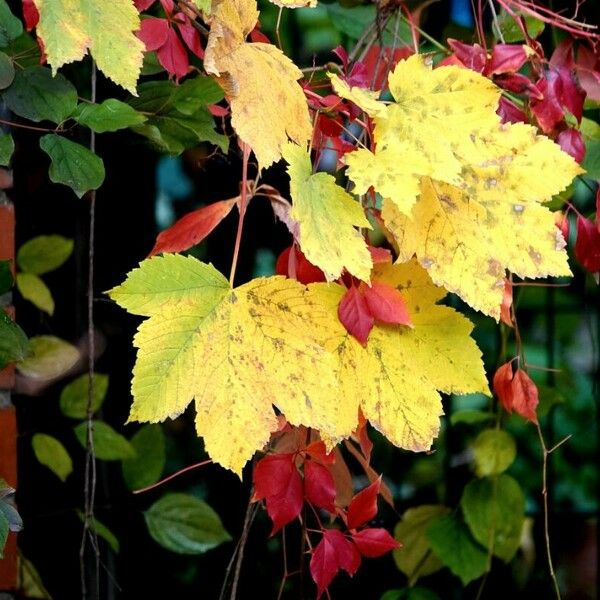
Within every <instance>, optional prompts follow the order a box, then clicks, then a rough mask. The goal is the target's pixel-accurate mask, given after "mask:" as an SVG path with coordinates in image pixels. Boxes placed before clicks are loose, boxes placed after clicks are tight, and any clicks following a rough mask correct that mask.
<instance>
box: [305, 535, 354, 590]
mask: <svg viewBox="0 0 600 600" xmlns="http://www.w3.org/2000/svg"><path fill="white" fill-rule="evenodd" d="M359 566H360V554H359V553H358V550H357V549H356V547H355V546H354V544H353V543H352V542H350V541H349V540H348V539H346V538H345V537H344V535H343V534H342V533H341V532H340V531H338V530H337V529H326V530H325V531H324V532H323V538H322V539H321V541H320V542H319V543H318V544H317V546H316V548H315V549H314V552H313V555H312V558H311V559H310V574H311V576H312V578H313V581H314V582H315V583H316V584H317V600H318V598H320V597H321V595H322V594H323V592H324V591H325V590H326V589H327V588H328V587H329V584H330V583H331V582H332V581H333V579H334V578H335V576H336V575H337V574H338V571H339V570H340V569H344V570H345V571H346V572H347V573H348V574H349V575H354V573H356V571H357V570H358V567H359Z"/></svg>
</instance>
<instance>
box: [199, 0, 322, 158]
mask: <svg viewBox="0 0 600 600" xmlns="http://www.w3.org/2000/svg"><path fill="white" fill-rule="evenodd" d="M258 14H259V13H258V10H257V9H256V1H255V0H216V1H215V2H214V3H213V9H212V21H211V27H210V34H209V37H208V43H207V46H206V53H205V57H204V68H205V69H206V71H207V72H208V73H211V74H213V75H216V76H218V77H219V82H220V84H221V85H222V86H223V89H225V91H226V93H227V95H228V97H229V102H230V105H231V115H232V116H231V123H232V126H233V128H234V129H235V131H236V133H237V134H238V135H239V136H240V138H241V139H242V140H243V141H244V142H246V143H247V144H248V145H249V146H250V147H251V148H252V150H253V151H254V154H255V155H256V158H257V160H258V162H259V165H260V166H261V168H262V167H268V166H269V165H271V164H272V163H273V162H275V161H277V160H279V159H280V158H281V150H282V148H283V146H284V145H285V144H286V143H287V141H288V139H291V140H293V141H294V142H296V143H298V144H303V143H305V142H306V141H307V140H308V139H309V138H310V135H311V131H312V126H311V122H310V118H309V114H308V107H307V104H306V100H305V98H304V94H303V92H302V88H301V87H300V86H299V85H298V83H297V80H298V79H300V78H301V77H302V71H300V69H298V67H296V65H295V64H294V63H293V62H292V61H291V60H290V59H289V58H287V57H286V56H285V55H284V54H283V52H281V50H279V49H278V48H276V47H275V46H273V45H272V44H263V43H259V42H257V43H248V42H246V36H247V35H248V34H249V33H250V31H252V29H253V28H254V25H255V24H256V21H257V19H258Z"/></svg>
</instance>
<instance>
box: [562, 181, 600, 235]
mask: <svg viewBox="0 0 600 600" xmlns="http://www.w3.org/2000/svg"><path fill="white" fill-rule="evenodd" d="M567 224H568V221H567ZM596 229H597V230H598V231H600V185H599V186H598V189H597V190H596ZM567 232H568V229H567ZM566 239H567V238H566V237H565V240H566Z"/></svg>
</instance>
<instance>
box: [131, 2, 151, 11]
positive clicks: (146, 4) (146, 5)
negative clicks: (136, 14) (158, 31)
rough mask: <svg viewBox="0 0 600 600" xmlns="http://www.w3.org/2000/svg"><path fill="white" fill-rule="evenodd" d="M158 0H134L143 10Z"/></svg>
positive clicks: (138, 7)
mask: <svg viewBox="0 0 600 600" xmlns="http://www.w3.org/2000/svg"><path fill="white" fill-rule="evenodd" d="M155 2H156V0H133V3H134V4H135V7H136V8H137V9H138V10H139V11H140V12H142V11H143V10H148V9H149V8H150V7H151V6H152V5H153V4H154V3H155Z"/></svg>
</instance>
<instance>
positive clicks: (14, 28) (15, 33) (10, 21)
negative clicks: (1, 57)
mask: <svg viewBox="0 0 600 600" xmlns="http://www.w3.org/2000/svg"><path fill="white" fill-rule="evenodd" d="M22 33H23V25H22V24H21V21H20V20H19V19H17V17H15V15H13V14H12V12H10V8H8V4H7V3H6V0H0V48H6V46H8V44H10V42H12V41H13V40H16V39H17V38H18V37H19V36H20V35H21V34H22Z"/></svg>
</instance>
